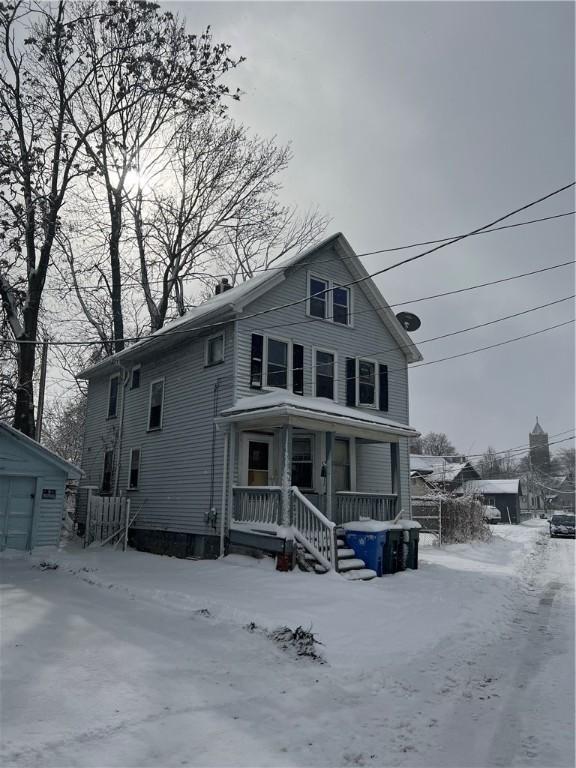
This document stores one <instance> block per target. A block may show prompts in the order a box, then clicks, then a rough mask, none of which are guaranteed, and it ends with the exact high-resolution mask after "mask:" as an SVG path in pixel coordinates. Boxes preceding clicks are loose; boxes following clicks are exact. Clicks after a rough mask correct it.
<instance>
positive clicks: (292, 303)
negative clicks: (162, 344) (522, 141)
mask: <svg viewBox="0 0 576 768" xmlns="http://www.w3.org/2000/svg"><path fill="white" fill-rule="evenodd" d="M575 185H576V182H571V183H570V184H566V185H565V186H563V187H560V188H558V189H556V190H554V191H553V192H549V193H548V194H547V195H543V196H542V197H540V198H538V199H537V200H533V201H532V202H530V203H527V204H525V205H523V206H521V207H520V208H516V209H515V210H513V211H511V212H510V213H507V214H505V215H503V216H500V217H499V218H497V219H495V220H494V221H491V222H489V223H488V224H484V225H483V226H481V227H478V228H477V229H475V230H472V231H471V232H468V233H467V234H464V235H459V236H458V237H456V238H454V239H452V240H449V241H447V242H443V243H441V244H440V245H436V246H435V247H434V248H429V249H428V250H426V251H422V252H421V253H418V254H416V255H415V256H410V257H408V258H407V259H402V261H398V262H396V263H395V264H391V265H389V266H387V267H383V268H382V269H379V270H377V271H376V272H372V273H367V274H366V275H364V276H363V277H360V278H357V279H356V280H351V281H350V282H348V283H343V284H341V285H339V286H337V287H338V288H349V287H351V286H353V285H358V284H360V283H363V282H365V281H366V280H369V279H371V278H373V277H376V276H378V275H382V274H384V273H386V272H389V271H391V270H392V269H396V268H397V267H401V266H404V265H405V264H409V263H411V262H413V261H416V260H417V259H421V258H423V257H424V256H428V255H430V254H431V253H434V252H436V251H438V250H441V249H442V248H446V247H447V246H448V245H453V244H454V243H457V242H460V241H461V240H464V239H466V238H468V237H472V236H473V235H476V234H478V233H480V232H482V231H484V230H486V229H489V228H490V227H493V226H494V225H496V224H499V223H500V222H501V221H504V220H505V219H508V218H510V217H511V216H515V215H516V214H517V213H521V212H522V211H525V210H526V209H528V208H531V207H533V206H534V205H538V204H539V203H542V202H543V201H544V200H548V199H550V198H551V197H554V196H555V195H558V194H560V193H561V192H565V191H566V190H567V189H571V188H572V187H574V186H575ZM333 290H334V289H333V288H326V289H325V290H323V291H319V292H318V293H316V294H314V297H316V298H317V297H318V296H322V295H324V294H327V293H330V292H331V291H333ZM311 298H312V297H311V296H304V297H303V298H301V299H296V300H295V301H290V302H287V303H285V304H280V305H277V306H275V307H269V308H268V309H263V310H260V311H258V312H253V313H251V314H248V315H244V316H243V318H242V319H243V320H250V319H252V318H255V317H262V316H263V315H267V314H270V313H271V312H278V311H279V310H281V309H288V308H290V307H295V306H298V305H300V304H302V303H304V302H307V301H309V300H310V299H311ZM228 322H229V320H221V321H217V322H215V323H207V324H204V325H199V326H194V328H193V329H191V330H194V332H197V331H200V330H206V329H209V328H217V327H221V326H222V325H227V324H228ZM175 332H176V333H181V332H184V333H185V332H187V331H186V330H185V329H184V330H181V331H177V330H176V331H175V330H172V331H170V330H166V331H165V332H164V333H161V334H160V333H159V334H158V336H156V335H155V334H152V335H150V336H147V337H145V338H144V339H141V338H139V337H128V338H124V339H115V340H114V341H115V342H116V343H117V342H119V341H123V342H138V341H141V342H143V341H146V340H150V339H155V338H159V337H160V335H161V336H162V337H163V338H166V337H168V336H170V335H172V334H174V333H175ZM18 343H20V344H22V343H31V344H37V343H39V342H37V341H34V340H22V341H19V342H18ZM67 344H69V345H72V344H73V342H67ZM77 344H84V345H86V346H89V345H90V344H102V341H101V340H100V339H98V340H94V341H86V342H77Z"/></svg>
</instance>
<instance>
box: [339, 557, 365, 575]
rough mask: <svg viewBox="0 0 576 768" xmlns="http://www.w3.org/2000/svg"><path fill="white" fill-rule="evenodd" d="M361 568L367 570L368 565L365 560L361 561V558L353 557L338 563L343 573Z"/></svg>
mask: <svg viewBox="0 0 576 768" xmlns="http://www.w3.org/2000/svg"><path fill="white" fill-rule="evenodd" d="M360 568H366V563H365V562H364V560H360V558H359V557H351V558H349V559H346V560H343V561H342V562H341V563H340V562H339V563H338V570H339V571H340V572H341V573H344V572H345V571H354V570H358V569H360Z"/></svg>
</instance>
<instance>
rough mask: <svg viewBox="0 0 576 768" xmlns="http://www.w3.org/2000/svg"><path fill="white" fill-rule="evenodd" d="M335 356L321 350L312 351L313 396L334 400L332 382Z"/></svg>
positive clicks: (334, 375)
mask: <svg viewBox="0 0 576 768" xmlns="http://www.w3.org/2000/svg"><path fill="white" fill-rule="evenodd" d="M335 369H336V356H335V355H334V353H333V352H325V351H324V350H322V349H316V350H314V394H315V396H316V397H327V398H328V399H329V400H335V399H336V396H335V395H336V393H335V389H334V380H335V378H336V371H335Z"/></svg>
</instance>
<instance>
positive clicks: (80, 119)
mask: <svg viewBox="0 0 576 768" xmlns="http://www.w3.org/2000/svg"><path fill="white" fill-rule="evenodd" d="M94 7H95V8H98V9H101V8H103V7H104V4H103V3H102V2H98V3H96V4H95V6H94ZM115 7H116V8H117V13H116V14H115V16H114V17H113V18H112V19H107V18H105V19H104V21H103V22H102V21H101V20H100V17H98V16H90V17H88V18H86V19H85V21H84V23H83V24H82V25H81V27H80V35H81V40H82V43H83V46H84V48H85V56H84V62H83V66H82V68H81V70H80V72H79V74H78V75H77V77H82V76H83V74H82V69H88V70H93V71H97V72H98V76H97V77H93V78H91V79H90V81H89V82H88V84H87V94H86V98H85V99H84V100H83V102H82V103H81V104H80V105H78V106H77V108H76V109H75V110H73V111H70V113H69V117H70V120H71V122H72V124H73V125H74V127H75V129H76V132H77V134H78V135H79V136H82V137H83V148H84V150H85V152H86V155H87V156H88V157H89V159H90V160H91V162H92V163H93V164H94V167H95V169H96V173H95V174H94V176H93V177H92V178H91V179H90V183H91V185H92V187H93V192H94V193H95V194H96V195H98V194H99V195H100V196H101V197H103V198H104V200H105V204H106V206H107V210H108V218H109V221H108V228H107V236H106V239H107V250H108V258H109V289H110V292H111V305H112V324H113V333H114V350H115V351H116V352H118V351H120V350H122V349H123V348H124V316H123V307H122V259H121V240H122V234H123V229H124V225H125V224H124V211H125V203H126V195H127V192H129V191H130V190H131V189H132V188H133V187H134V186H138V184H140V183H141V180H142V178H143V177H144V176H145V175H146V169H145V168H144V167H143V163H146V162H148V163H150V164H151V165H153V164H154V162H155V159H154V158H155V157H158V156H159V157H161V156H162V154H163V151H164V147H165V146H166V144H170V142H171V140H172V136H171V135H170V133H171V132H173V131H174V130H175V129H176V127H177V118H178V117H179V116H180V115H183V114H186V115H188V116H189V117H190V118H193V117H194V116H198V115H202V114H205V113H207V112H209V111H217V112H219V113H221V112H222V111H223V109H224V107H223V104H222V97H223V96H224V95H225V94H227V93H228V92H229V89H228V87H227V86H226V85H224V84H223V83H221V82H219V80H220V78H221V76H222V75H223V74H224V73H225V72H227V71H228V70H229V69H230V68H231V67H235V66H236V65H237V63H238V62H235V61H233V60H232V59H230V58H229V56H228V50H229V46H228V45H224V44H213V42H212V35H211V32H210V30H209V29H207V30H206V31H205V32H204V33H203V34H201V35H200V36H199V37H197V36H196V35H189V34H187V33H186V31H185V28H184V25H183V23H182V22H181V21H180V20H179V19H178V18H177V17H175V16H173V14H171V13H160V12H159V10H158V6H157V5H154V4H152V3H139V2H132V1H131V0H119V1H118V2H116V3H115ZM103 60H105V61H106V62H107V66H106V68H105V69H103V68H102V67H101V65H100V63H101V62H102V61H103ZM235 97H238V94H235ZM105 115H108V118H107V119H105V120H104V119H103V118H104V116H105ZM94 123H97V124H98V126H99V128H98V130H97V131H95V132H90V133H89V134H88V133H87V131H86V127H87V126H89V125H92V124H94ZM156 139H158V140H159V142H160V145H161V146H160V148H159V149H158V148H155V147H154V146H153V142H154V141H155V140H156ZM98 187H100V188H99V189H98Z"/></svg>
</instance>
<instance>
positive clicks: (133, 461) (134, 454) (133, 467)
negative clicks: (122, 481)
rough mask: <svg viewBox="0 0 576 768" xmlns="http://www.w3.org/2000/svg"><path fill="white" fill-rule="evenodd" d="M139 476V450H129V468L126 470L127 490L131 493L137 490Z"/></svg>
mask: <svg viewBox="0 0 576 768" xmlns="http://www.w3.org/2000/svg"><path fill="white" fill-rule="evenodd" d="M139 476H140V448H132V449H131V450H130V468H129V470H128V490H130V491H133V490H135V489H137V488H138V480H139Z"/></svg>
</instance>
